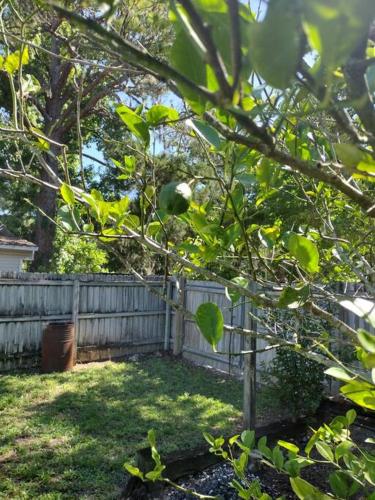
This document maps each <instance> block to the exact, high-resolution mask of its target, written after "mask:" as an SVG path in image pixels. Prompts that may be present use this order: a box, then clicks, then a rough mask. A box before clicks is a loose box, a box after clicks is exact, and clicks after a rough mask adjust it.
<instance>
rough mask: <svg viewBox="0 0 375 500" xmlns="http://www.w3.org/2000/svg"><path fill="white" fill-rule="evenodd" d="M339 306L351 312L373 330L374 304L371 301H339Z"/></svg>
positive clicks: (358, 299) (374, 320) (374, 321)
mask: <svg viewBox="0 0 375 500" xmlns="http://www.w3.org/2000/svg"><path fill="white" fill-rule="evenodd" d="M340 305H341V306H342V307H345V309H348V310H349V311H351V312H353V313H354V314H356V315H357V316H359V317H360V318H363V319H364V320H365V321H368V322H369V323H370V325H371V326H372V327H373V328H375V303H374V302H373V301H371V300H367V299H361V298H357V299H354V300H348V299H345V300H341V301H340Z"/></svg>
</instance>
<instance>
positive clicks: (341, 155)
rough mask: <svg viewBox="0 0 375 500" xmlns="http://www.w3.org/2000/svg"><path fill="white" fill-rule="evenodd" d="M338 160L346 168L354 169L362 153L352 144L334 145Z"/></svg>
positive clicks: (361, 157)
mask: <svg viewBox="0 0 375 500" xmlns="http://www.w3.org/2000/svg"><path fill="white" fill-rule="evenodd" d="M333 147H334V148H335V151H336V155H337V157H338V159H339V160H340V161H341V163H343V164H344V165H346V166H347V167H353V168H355V167H356V166H357V165H358V163H359V162H360V161H361V160H362V159H363V152H362V151H361V150H360V149H359V148H357V146H355V145H354V144H341V143H340V144H334V145H333Z"/></svg>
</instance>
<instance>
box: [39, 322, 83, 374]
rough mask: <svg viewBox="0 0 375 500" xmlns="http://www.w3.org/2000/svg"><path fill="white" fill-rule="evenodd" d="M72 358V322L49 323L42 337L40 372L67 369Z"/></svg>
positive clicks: (72, 360)
mask: <svg viewBox="0 0 375 500" xmlns="http://www.w3.org/2000/svg"><path fill="white" fill-rule="evenodd" d="M74 358H75V352H74V323H71V322H56V323H49V324H48V325H47V327H46V328H45V329H44V331H43V337H42V372H43V373H50V372H66V371H69V370H71V369H72V368H73V366H74V362H75V359H74Z"/></svg>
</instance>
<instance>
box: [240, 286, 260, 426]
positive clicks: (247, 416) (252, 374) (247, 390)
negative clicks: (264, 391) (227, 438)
mask: <svg viewBox="0 0 375 500" xmlns="http://www.w3.org/2000/svg"><path fill="white" fill-rule="evenodd" d="M252 288H254V286H252ZM243 299H244V301H243V307H244V325H243V327H244V328H245V329H248V330H256V327H257V325H256V323H255V322H254V321H253V319H252V318H251V317H250V316H249V312H250V311H251V308H252V305H251V304H250V303H249V300H248V299H247V297H244V298H243ZM256 345H257V341H256V339H255V338H254V337H249V336H245V337H244V350H245V351H255V350H256ZM243 361H244V367H243V377H244V380H243V416H244V425H245V428H246V429H255V425H256V353H255V352H252V353H250V354H244V359H243Z"/></svg>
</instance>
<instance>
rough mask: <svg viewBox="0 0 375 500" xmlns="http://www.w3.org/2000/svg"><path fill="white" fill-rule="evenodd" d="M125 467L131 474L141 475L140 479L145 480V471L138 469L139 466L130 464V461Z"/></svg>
mask: <svg viewBox="0 0 375 500" xmlns="http://www.w3.org/2000/svg"><path fill="white" fill-rule="evenodd" d="M124 467H125V469H126V470H127V471H128V472H129V474H131V475H132V476H135V477H139V478H140V479H142V481H144V476H143V472H141V471H140V470H139V469H138V467H134V465H132V464H128V463H126V464H125V465H124Z"/></svg>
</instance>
